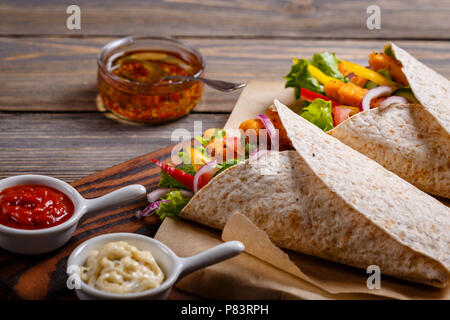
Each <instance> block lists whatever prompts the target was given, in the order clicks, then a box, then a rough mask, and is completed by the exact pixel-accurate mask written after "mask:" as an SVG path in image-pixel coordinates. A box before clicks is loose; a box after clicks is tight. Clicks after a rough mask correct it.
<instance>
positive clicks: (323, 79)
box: [308, 64, 337, 84]
mask: <svg viewBox="0 0 450 320" xmlns="http://www.w3.org/2000/svg"><path fill="white" fill-rule="evenodd" d="M308 71H309V73H311V75H312V76H313V77H314V78H316V79H317V81H319V82H320V83H321V84H325V83H327V82H330V81H334V80H337V79H336V78H333V77H330V76H328V75H326V74H325V73H323V72H322V71H320V69H319V68H316V67H314V66H313V65H312V64H308Z"/></svg>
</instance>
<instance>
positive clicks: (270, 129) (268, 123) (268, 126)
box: [256, 114, 279, 150]
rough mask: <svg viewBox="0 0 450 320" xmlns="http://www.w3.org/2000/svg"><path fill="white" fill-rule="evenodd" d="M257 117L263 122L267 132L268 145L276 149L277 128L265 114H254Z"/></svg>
mask: <svg viewBox="0 0 450 320" xmlns="http://www.w3.org/2000/svg"><path fill="white" fill-rule="evenodd" d="M256 118H257V119H259V120H261V121H262V122H263V124H264V127H266V130H267V133H268V134H269V138H270V147H271V149H275V150H278V145H279V144H278V140H279V139H278V132H277V129H275V127H274V125H273V123H272V121H270V119H269V117H268V116H266V115H265V114H260V115H258V116H256Z"/></svg>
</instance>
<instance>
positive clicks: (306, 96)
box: [300, 88, 341, 107]
mask: <svg viewBox="0 0 450 320" xmlns="http://www.w3.org/2000/svg"><path fill="white" fill-rule="evenodd" d="M300 96H301V98H302V99H303V100H306V101H308V102H313V101H314V100H316V99H322V100H325V101H331V105H332V106H333V107H335V106H340V105H341V104H340V103H339V102H336V101H333V100H331V99H330V98H328V97H325V96H323V95H321V94H318V93H316V92H314V91H310V90H308V89H305V88H301V89H300Z"/></svg>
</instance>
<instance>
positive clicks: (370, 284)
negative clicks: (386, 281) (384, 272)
mask: <svg viewBox="0 0 450 320" xmlns="http://www.w3.org/2000/svg"><path fill="white" fill-rule="evenodd" d="M367 273H368V274H371V275H370V276H369V278H367V282H366V284H367V288H368V289H369V290H373V289H381V269H380V267H379V266H377V265H371V266H368V267H367Z"/></svg>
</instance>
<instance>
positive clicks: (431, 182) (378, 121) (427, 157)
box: [328, 43, 450, 198]
mask: <svg viewBox="0 0 450 320" xmlns="http://www.w3.org/2000/svg"><path fill="white" fill-rule="evenodd" d="M386 47H390V49H391V50H392V52H393V53H394V55H395V57H396V59H397V60H398V61H400V62H401V63H402V66H403V67H402V71H403V72H404V74H405V76H406V78H407V79H408V82H409V84H410V86H411V89H412V91H413V93H414V96H415V97H416V98H417V99H418V100H419V101H420V103H421V104H422V105H423V106H420V105H413V104H408V105H391V106H388V107H385V108H382V107H379V108H375V109H371V110H368V111H366V112H360V113H358V114H356V115H355V116H353V117H351V118H349V119H347V120H346V121H344V122H342V123H341V124H340V125H338V126H337V127H336V128H334V129H332V130H330V131H329V132H328V133H329V134H331V135H332V136H334V137H336V138H338V139H339V140H341V141H342V142H344V143H345V144H347V145H349V146H350V147H352V148H353V149H356V150H358V151H359V152H361V153H363V154H365V155H366V156H368V157H369V158H371V159H373V160H375V161H377V162H378V163H379V164H381V165H382V166H384V167H385V168H387V169H388V170H390V171H392V172H394V173H396V174H397V175H399V176H400V177H402V178H403V179H405V180H407V181H408V182H410V183H412V184H414V185H415V186H416V187H418V188H420V189H421V190H423V191H425V192H428V193H431V194H434V195H437V196H441V197H445V198H450V159H449V154H450V133H449V132H450V103H449V100H448V99H449V98H450V82H449V81H448V80H447V79H445V78H444V77H443V76H441V75H440V74H438V73H437V72H435V71H434V70H432V69H430V68H428V67H427V66H425V65H424V64H423V63H421V62H419V61H418V60H416V59H415V58H414V57H413V56H411V55H410V54H409V53H408V52H406V51H405V50H403V49H401V48H400V47H398V46H396V45H395V44H392V43H390V44H388V45H387V46H386Z"/></svg>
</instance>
